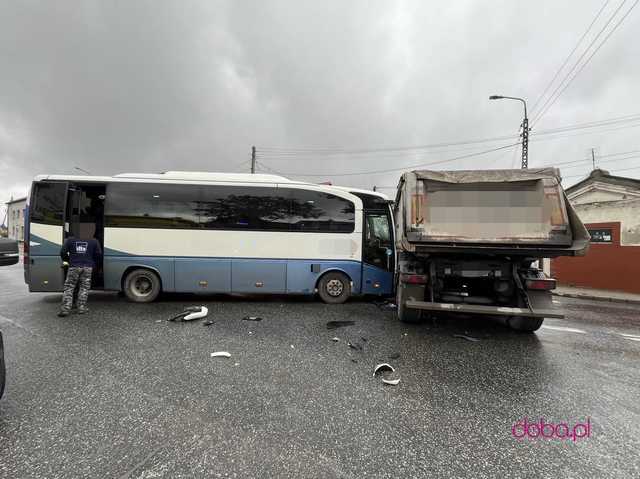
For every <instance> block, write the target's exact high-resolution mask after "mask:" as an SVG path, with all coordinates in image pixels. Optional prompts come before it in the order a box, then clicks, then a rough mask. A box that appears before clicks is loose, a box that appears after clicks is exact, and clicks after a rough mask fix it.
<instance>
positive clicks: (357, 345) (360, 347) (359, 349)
mask: <svg viewBox="0 0 640 479" xmlns="http://www.w3.org/2000/svg"><path fill="white" fill-rule="evenodd" d="M347 346H349V347H350V348H351V349H355V350H356V351H362V345H361V344H358V343H352V342H351V341H349V342H348V343H347Z"/></svg>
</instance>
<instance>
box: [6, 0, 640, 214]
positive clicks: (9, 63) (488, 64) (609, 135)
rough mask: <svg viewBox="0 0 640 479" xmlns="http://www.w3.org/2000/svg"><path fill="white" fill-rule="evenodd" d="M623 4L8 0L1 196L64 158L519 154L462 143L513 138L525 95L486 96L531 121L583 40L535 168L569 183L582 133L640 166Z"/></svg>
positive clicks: (635, 65) (498, 161) (624, 162)
mask: <svg viewBox="0 0 640 479" xmlns="http://www.w3.org/2000/svg"><path fill="white" fill-rule="evenodd" d="M634 2H635V3H637V1H636V0H627V1H626V2H623V1H622V0H610V1H609V2H605V0H564V1H561V2H558V1H553V0H545V1H536V2H530V1H528V2H525V1H520V0H518V1H512V0H504V1H498V0H493V1H489V0H486V1H480V0H474V1H461V0H458V1H450V0H448V1H423V0H420V1H414V2H411V1H401V2H395V1H391V0H380V1H372V0H364V1H345V0H336V1H329V0H323V1H299V0H288V1H261V0H253V1H229V2H226V1H211V0H206V1H196V0H185V1H177V0H176V1H169V0H167V1H151V0H150V1H89V0H87V1H66V0H61V1H55V2H41V1H29V0H25V1H13V0H0V201H3V202H4V201H6V200H7V199H8V198H9V197H10V195H16V196H17V195H23V194H25V193H26V192H27V190H28V185H29V182H30V179H31V178H32V177H33V176H34V175H36V174H44V173H52V174H53V173H58V174H63V173H78V172H77V171H74V167H76V166H77V167H80V168H83V169H85V170H88V171H90V172H91V173H93V174H100V175H112V174H116V173H121V172H160V171H166V170H180V169H182V170H200V171H202V170H207V171H245V172H248V170H249V162H248V160H249V158H250V149H251V146H252V145H255V146H256V147H257V148H258V167H259V169H261V170H262V171H277V172H281V173H284V174H287V175H289V176H292V177H295V178H299V179H302V180H308V181H314V182H320V181H326V180H331V181H333V182H334V184H345V185H351V186H357V187H364V188H371V187H372V186H373V185H378V186H382V187H392V186H394V185H395V184H396V183H397V179H398V177H399V175H400V172H401V170H402V168H403V167H412V166H416V165H428V164H429V163H434V162H439V163H436V164H435V165H432V166H431V168H437V169H444V168H450V169H459V168H487V167H496V168H509V167H513V166H516V167H518V166H519V157H518V155H519V154H520V153H519V151H517V150H516V148H515V147H509V148H504V149H501V150H497V151H495V152H491V153H486V154H482V155H477V156H469V155H474V154H476V153H478V152H481V151H486V150H490V149H495V148H500V147H503V146H505V145H510V144H513V143H516V142H517V132H518V126H519V123H520V121H521V117H522V105H521V104H520V103H518V102H515V101H507V100H502V101H489V100H488V96H489V95H490V94H494V93H497V94H503V95H513V96H523V97H526V98H527V99H528V102H529V108H530V110H532V111H531V113H530V117H531V118H535V117H536V114H538V115H539V114H540V113H541V112H542V111H543V108H542V107H543V105H544V103H545V101H546V99H547V98H548V97H550V95H551V94H552V93H553V91H554V90H557V91H558V92H560V91H561V90H562V88H561V87H562V84H560V83H559V82H560V80H562V79H563V77H564V76H565V73H567V72H569V73H571V71H570V68H571V66H572V65H573V63H574V62H575V61H577V60H579V58H580V56H581V55H582V60H580V61H579V63H578V65H577V66H576V68H575V69H574V70H573V74H575V73H576V72H577V71H580V73H579V74H578V75H577V76H576V77H575V79H574V80H573V81H572V82H571V83H570V85H569V86H568V87H567V88H566V89H565V90H564V91H562V94H561V95H560V96H559V97H558V99H557V100H556V101H553V103H550V105H551V106H550V108H549V109H548V110H547V111H546V112H545V113H544V115H542V116H541V118H540V119H539V121H533V126H532V132H531V134H532V137H531V139H532V141H531V145H530V160H529V161H530V166H531V167H534V166H538V165H548V164H558V163H563V164H565V165H566V163H567V162H570V161H575V162H574V163H572V164H569V165H566V166H563V167H562V171H563V175H564V176H565V178H566V180H565V181H566V182H567V183H568V184H570V183H571V182H575V181H577V180H578V179H579V177H580V175H584V174H586V173H588V172H589V170H590V168H591V163H590V162H586V161H582V162H581V161H580V160H583V159H584V158H587V156H588V155H590V148H592V147H593V148H596V154H597V156H598V157H600V158H598V159H599V161H600V162H602V163H601V166H602V168H606V169H609V170H610V171H612V172H613V173H617V174H620V175H628V176H633V177H638V176H640V168H638V169H635V170H634V169H631V168H633V167H634V166H636V165H640V162H639V160H638V155H640V152H639V151H638V150H640V140H639V139H637V136H638V131H639V129H638V127H640V88H638V85H640V61H638V58H640V57H639V53H640V43H638V41H637V32H638V31H639V28H640V8H638V9H634V10H633V11H631V13H630V14H629V15H628V17H627V18H626V19H625V20H624V21H623V22H622V23H621V24H619V26H618V27H617V30H616V31H615V32H614V33H613V34H611V36H610V37H608V38H606V37H607V35H608V34H609V32H610V31H611V29H612V28H613V27H614V26H615V25H616V24H617V22H618V21H619V19H620V18H621V17H622V16H623V14H624V13H625V12H626V11H627V10H629V9H630V8H631V7H633V6H634V5H635V3H634ZM603 5H604V8H603V9H602V7H603ZM620 5H622V6H621V7H620ZM619 7H620V8H619ZM601 9H602V10H601ZM598 12H600V15H599V16H598V17H597V19H596V22H595V23H594V25H593V26H592V28H591V30H589V32H588V33H587V35H586V36H585V38H584V39H583V41H582V42H581V43H580V44H579V45H578V48H577V49H576V51H575V53H574V54H573V56H572V57H571V59H570V61H569V62H568V63H567V65H566V67H565V68H564V70H563V71H562V72H561V73H560V74H559V75H558V77H557V79H556V82H555V83H554V84H552V85H551V87H550V88H549V89H548V90H547V94H546V95H545V97H543V98H542V100H541V101H539V102H537V108H535V109H533V106H534V104H536V100H538V98H539V97H540V95H542V94H543V92H544V91H545V89H546V87H547V85H548V84H549V82H550V81H551V80H552V79H553V77H554V75H555V73H556V72H557V71H558V69H559V67H560V66H561V65H562V64H563V62H564V61H565V59H566V58H567V55H569V53H570V52H571V51H572V49H574V47H575V46H576V44H577V42H578V40H580V38H581V36H582V35H583V34H584V33H585V31H586V30H587V27H588V26H589V25H590V24H591V22H592V21H593V20H594V18H596V15H597V14H598ZM610 18H611V22H610V23H609V24H608V26H606V25H607V20H609V19H610ZM603 27H604V30H602V34H601V35H600V37H598V38H597V39H596V41H595V42H594V43H593V46H592V47H591V49H590V50H587V47H588V46H589V44H590V43H591V41H592V40H593V39H594V38H596V36H597V34H598V32H599V31H600V30H601V29H602V28H603ZM603 40H606V41H605V42H604V43H603V44H602V46H601V48H600V49H599V50H598V51H597V52H596V53H595V55H593V57H592V58H591V59H590V60H589V63H588V64H587V65H586V66H585V67H584V68H582V69H581V65H582V63H584V62H585V61H587V60H588V59H589V56H590V55H591V53H593V51H594V50H595V48H597V47H598V45H599V44H600V42H602V41H603ZM583 52H585V53H584V55H583ZM570 78H571V76H569V77H567V81H569V80H570ZM558 84H559V85H560V86H559V87H556V85H558ZM551 100H553V97H551ZM634 115H635V118H634ZM623 117H624V118H623ZM611 119H620V120H617V121H615V122H613V123H610V122H609V123H596V126H593V127H588V128H587V127H584V124H589V123H592V122H601V121H603V120H611ZM634 120H635V121H634ZM576 125H578V126H580V125H582V126H580V128H578V129H577V128H576ZM564 126H569V127H571V128H570V129H568V130H560V131H558V130H554V129H556V128H559V127H564ZM546 130H551V131H552V132H553V131H556V133H555V134H550V133H546V134H545V133H544V132H545V131H546ZM538 132H540V134H539V136H536V134H537V133H538ZM508 136H513V138H512V139H502V140H493V141H486V142H481V143H464V144H459V143H460V142H465V141H467V140H479V139H491V138H496V137H498V138H501V137H508ZM440 143H454V145H451V146H446V147H440V148H432V147H427V146H428V145H433V144H440ZM456 143H457V144H456ZM625 152H632V153H629V154H621V155H617V154H618V153H625ZM634 154H635V155H636V158H633V155H634ZM459 156H467V158H462V159H459V160H452V161H448V162H442V160H449V159H452V158H457V157H459ZM630 156H631V157H632V158H628V157H630ZM624 158H626V159H624ZM426 167H428V166H425V168H426ZM380 170H393V171H386V172H383V173H371V172H376V171H380ZM345 174H346V176H339V175H345ZM304 175H313V176H304ZM384 191H385V192H387V193H392V191H393V190H391V189H387V190H384Z"/></svg>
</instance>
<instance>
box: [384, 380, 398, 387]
mask: <svg viewBox="0 0 640 479" xmlns="http://www.w3.org/2000/svg"><path fill="white" fill-rule="evenodd" d="M382 382H383V383H385V384H389V385H390V386H397V385H398V383H399V382H400V379H383V380H382Z"/></svg>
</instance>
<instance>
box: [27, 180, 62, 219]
mask: <svg viewBox="0 0 640 479" xmlns="http://www.w3.org/2000/svg"><path fill="white" fill-rule="evenodd" d="M66 192H67V184H66V183H43V182H40V183H34V185H33V199H32V204H31V205H30V207H29V214H30V221H31V222H33V223H42V224H45V225H55V226H62V221H63V218H64V200H65V196H66Z"/></svg>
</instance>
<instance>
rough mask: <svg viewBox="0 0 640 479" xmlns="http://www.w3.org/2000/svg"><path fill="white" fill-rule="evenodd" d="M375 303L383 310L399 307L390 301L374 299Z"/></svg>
mask: <svg viewBox="0 0 640 479" xmlns="http://www.w3.org/2000/svg"><path fill="white" fill-rule="evenodd" d="M373 304H375V305H376V306H377V307H378V308H379V309H382V310H394V309H396V308H397V307H398V305H396V304H395V303H392V302H390V301H374V302H373Z"/></svg>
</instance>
